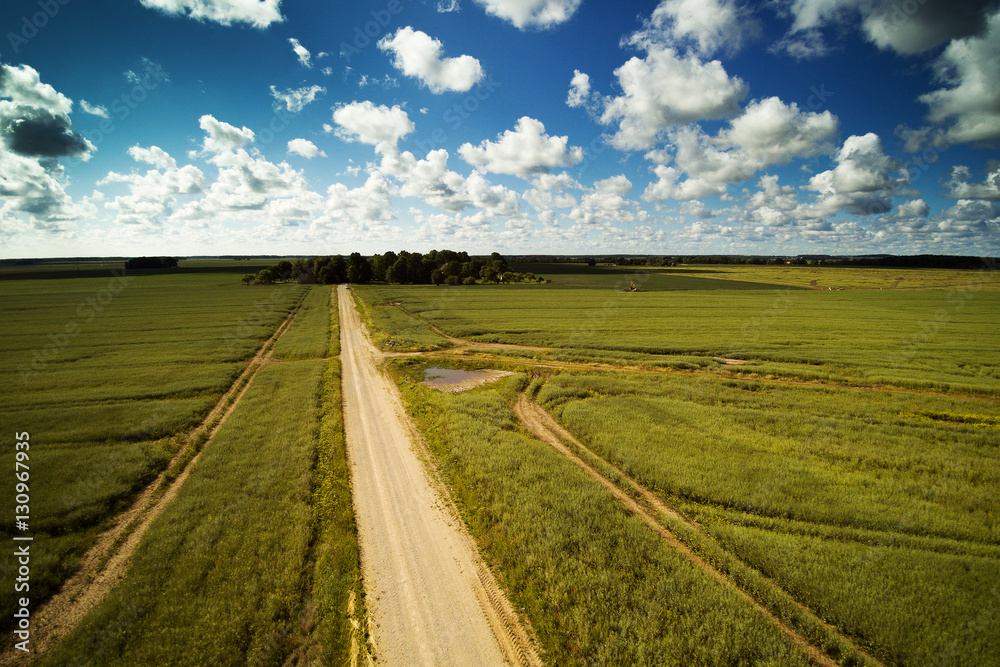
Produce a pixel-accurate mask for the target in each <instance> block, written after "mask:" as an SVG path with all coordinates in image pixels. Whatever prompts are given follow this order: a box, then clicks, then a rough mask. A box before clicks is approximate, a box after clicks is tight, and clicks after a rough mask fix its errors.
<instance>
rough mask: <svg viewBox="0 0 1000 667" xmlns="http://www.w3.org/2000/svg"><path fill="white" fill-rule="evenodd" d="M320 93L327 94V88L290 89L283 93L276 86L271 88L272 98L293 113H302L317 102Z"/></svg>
mask: <svg viewBox="0 0 1000 667" xmlns="http://www.w3.org/2000/svg"><path fill="white" fill-rule="evenodd" d="M320 93H326V88H324V87H322V86H309V87H307V88H289V89H288V90H286V91H284V92H281V91H279V90H278V89H277V88H276V87H275V86H271V96H272V97H274V99H275V100H277V101H278V102H280V103H283V104H284V105H285V108H286V109H288V110H289V111H291V112H292V113H298V112H300V111H302V109H304V108H305V106H306V105H307V104H310V103H312V102H313V101H315V100H316V96H317V95H319V94H320Z"/></svg>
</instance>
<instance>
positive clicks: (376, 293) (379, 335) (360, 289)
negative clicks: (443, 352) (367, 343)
mask: <svg viewBox="0 0 1000 667" xmlns="http://www.w3.org/2000/svg"><path fill="white" fill-rule="evenodd" d="M428 289H433V288H428ZM351 292H352V294H353V295H354V297H355V298H354V303H355V304H357V306H358V312H359V313H360V315H361V319H362V321H364V323H365V326H366V327H367V328H368V332H369V334H370V335H371V337H372V341H373V342H374V343H375V345H376V346H377V347H379V348H380V349H383V350H394V351H397V352H402V351H422V350H440V349H442V348H446V347H449V346H450V345H451V344H450V343H449V342H448V340H447V339H446V338H444V337H443V336H440V335H438V334H437V333H435V332H434V330H433V329H431V327H430V324H428V323H427V322H426V321H425V320H422V319H418V318H417V317H414V316H413V315H411V314H410V313H409V312H407V311H405V310H403V309H401V308H399V307H398V305H397V304H396V302H395V301H393V300H392V298H391V296H390V295H389V294H388V293H387V292H386V291H385V289H384V288H379V287H373V286H359V285H353V286H352V287H351Z"/></svg>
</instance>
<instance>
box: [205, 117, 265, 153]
mask: <svg viewBox="0 0 1000 667" xmlns="http://www.w3.org/2000/svg"><path fill="white" fill-rule="evenodd" d="M198 125H199V126H200V127H201V129H202V130H204V131H205V139H204V141H203V142H202V144H201V147H202V150H203V151H204V152H206V153H225V152H229V151H232V150H235V149H237V148H241V147H243V146H245V145H247V144H248V143H250V142H251V141H253V140H254V133H253V130H251V129H250V128H249V127H243V128H237V127H236V126H234V125H230V124H229V123H224V122H222V121H220V120H216V118H215V116H212V115H211V114H205V115H204V116H202V117H201V118H199V119H198Z"/></svg>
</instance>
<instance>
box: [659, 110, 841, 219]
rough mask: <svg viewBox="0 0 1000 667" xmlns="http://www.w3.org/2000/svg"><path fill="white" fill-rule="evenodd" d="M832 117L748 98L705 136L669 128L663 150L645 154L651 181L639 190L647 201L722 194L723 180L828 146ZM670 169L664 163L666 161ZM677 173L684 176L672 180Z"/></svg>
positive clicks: (833, 124)
mask: <svg viewBox="0 0 1000 667" xmlns="http://www.w3.org/2000/svg"><path fill="white" fill-rule="evenodd" d="M836 133H837V119H836V117H835V116H833V114H831V113H830V112H828V111H827V112H823V113H811V112H802V111H800V110H799V108H798V106H797V105H796V104H794V103H792V104H785V103H784V102H782V101H781V100H780V99H778V98H777V97H769V98H767V99H764V100H760V101H753V102H751V103H750V104H749V105H747V107H746V109H744V111H743V113H742V114H740V115H739V116H738V117H736V118H734V119H733V120H731V121H730V122H729V123H728V126H727V127H725V128H723V129H722V130H720V131H719V133H718V135H717V136H715V137H711V136H708V135H706V134H705V133H704V132H702V131H701V129H700V128H698V127H697V126H688V127H683V128H680V129H677V130H673V131H672V132H670V134H669V135H668V143H667V149H668V150H672V154H671V153H670V152H668V150H663V151H651V152H650V153H649V154H647V157H650V158H651V160H652V161H653V162H656V163H658V166H657V168H654V170H653V171H654V174H656V176H657V181H655V182H653V183H650V185H649V186H648V187H647V188H646V191H645V192H644V193H643V198H644V199H646V200H647V201H662V200H663V199H665V198H674V199H695V198H699V197H707V196H712V195H721V194H723V193H725V192H726V186H727V184H729V183H739V182H741V181H745V180H747V179H749V178H752V177H753V175H754V174H755V173H757V172H758V171H760V170H762V169H766V168H768V167H770V166H773V165H778V164H785V163H787V162H790V161H791V160H793V159H796V158H802V157H812V156H815V155H820V154H822V153H827V152H829V151H831V150H832V148H833V147H832V145H831V144H830V140H831V139H832V138H833V137H834V136H835V135H836ZM671 159H672V160H673V162H674V163H675V164H676V168H675V167H667V166H666V165H667V164H668V163H669V162H670V160H671ZM682 174H686V175H687V178H686V179H685V180H683V181H680V182H678V179H679V178H680V176H681V175H682Z"/></svg>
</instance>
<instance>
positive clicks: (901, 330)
mask: <svg viewBox="0 0 1000 667" xmlns="http://www.w3.org/2000/svg"><path fill="white" fill-rule="evenodd" d="M517 269H518V270H521V271H524V270H531V271H533V272H534V273H536V274H538V275H542V276H545V277H547V278H549V279H551V281H552V282H551V283H547V284H544V285H508V286H504V285H500V286H496V287H485V286H467V287H464V286H463V287H429V286H396V285H392V286H384V285H377V286H367V287H360V288H355V296H356V297H358V298H359V299H360V300H363V301H364V302H365V303H366V304H367V307H368V308H369V309H370V310H371V311H375V312H379V315H378V316H377V317H372V318H371V320H370V321H371V323H372V324H373V325H374V326H376V327H381V328H382V330H381V331H380V332H379V333H378V336H377V340H381V341H386V340H395V341H400V342H405V341H413V342H412V343H411V344H412V345H413V346H414V347H415V348H416V347H419V346H420V345H421V344H422V343H418V342H416V341H417V340H418V339H419V338H421V337H423V336H430V335H434V336H437V337H438V344H437V345H430V346H428V347H435V348H437V349H438V351H437V352H432V353H431V359H429V360H426V361H425V360H419V359H401V360H398V361H396V362H395V365H396V367H397V368H398V372H397V378H398V380H399V382H400V383H401V384H402V386H404V388H405V390H406V396H407V403H408V409H409V410H410V411H411V413H412V414H413V415H414V416H415V417H416V418H417V420H418V422H419V423H420V425H421V427H422V428H423V430H424V432H425V434H426V435H427V437H428V441H429V443H430V444H431V446H432V448H433V449H434V451H435V453H436V455H437V457H438V462H439V465H440V466H441V468H442V471H443V473H444V474H445V476H446V479H447V480H448V483H449V485H452V486H453V488H454V493H455V494H456V496H457V497H458V498H459V503H460V506H461V507H462V511H463V514H464V517H465V519H466V521H467V523H468V524H469V526H470V528H471V529H472V532H473V534H474V535H475V536H476V538H477V540H478V542H479V544H480V546H481V548H482V549H483V551H484V553H485V554H487V555H488V557H489V558H490V559H491V561H492V563H493V565H494V566H495V567H496V568H497V569H498V570H499V571H500V572H501V577H502V579H503V581H504V583H505V585H506V586H507V587H508V588H509V590H510V591H511V592H512V595H513V597H514V598H515V600H516V601H517V604H519V605H522V606H525V608H526V613H527V614H528V615H529V616H530V617H531V619H532V622H533V624H534V625H535V628H536V631H538V632H539V635H540V639H541V640H542V643H543V644H544V645H545V649H546V651H548V652H549V653H548V656H549V659H550V661H551V663H552V664H574V661H578V662H579V664H604V663H607V662H619V660H618V659H619V658H622V659H623V660H624V662H628V663H629V664H641V662H642V660H643V659H646V658H644V657H643V656H648V655H650V654H649V653H646V652H644V650H645V649H648V648H649V647H650V646H653V645H654V644H655V642H663V643H662V644H659V645H658V646H659V650H660V651H662V653H657V655H658V656H667V657H665V658H658V659H660V660H661V662H660V663H658V664H733V663H734V662H736V661H738V660H741V659H742V660H746V661H747V662H748V663H749V662H751V661H753V660H760V661H763V662H766V660H768V659H771V660H773V664H792V661H793V660H794V659H793V658H792V657H791V656H789V655H785V656H782V657H779V658H775V657H773V655H772V656H771V657H770V658H762V657H761V653H755V652H754V651H764V653H765V654H766V653H767V651H768V650H770V649H763V648H761V647H763V646H764V645H765V644H763V643H758V644H754V643H753V642H751V643H750V644H749V645H748V644H741V643H740V642H738V641H736V640H735V639H733V638H732V637H731V636H730V634H729V633H735V632H742V630H740V629H739V628H741V627H743V626H741V621H737V620H735V619H736V615H737V614H738V613H739V611H738V610H740V609H744V610H745V606H744V605H743V604H742V603H741V602H740V601H738V600H733V599H727V600H722V599H717V602H716V603H715V604H716V610H717V611H718V613H719V614H721V617H716V618H714V619H713V620H712V621H707V620H705V619H707V617H704V618H703V620H702V621H700V622H711V623H714V627H715V629H716V632H717V633H718V634H717V636H718V638H719V641H720V643H721V644H723V645H725V646H726V647H728V649H729V650H734V651H737V653H736V654H727V655H725V656H723V655H722V654H719V653H713V654H711V657H709V656H707V655H705V654H695V653H687V652H686V651H689V650H690V646H689V645H688V644H686V643H685V641H684V640H683V639H680V638H677V637H672V636H670V634H669V631H668V630H667V629H665V628H664V627H663V626H662V625H661V623H662V618H661V617H659V616H657V615H656V614H655V613H652V612H651V611H650V610H649V609H648V608H646V607H643V605H642V603H641V601H640V600H642V599H645V596H646V595H650V594H651V593H649V591H650V590H651V589H650V588H648V587H654V588H655V586H656V585H658V584H657V583H656V582H657V576H658V574H657V573H661V572H666V571H671V570H670V569H669V567H668V566H667V565H665V564H663V563H660V562H659V561H657V560H656V558H655V557H653V556H651V555H650V554H649V552H647V551H644V550H643V549H642V548H640V547H638V546H636V545H635V544H634V543H629V544H628V546H627V547H623V544H625V540H626V538H625V537H624V536H623V534H620V533H619V532H618V531H620V530H623V529H625V526H626V525H627V524H628V522H627V519H631V518H632V517H631V515H629V514H628V513H627V512H625V510H624V508H623V506H621V505H620V504H616V503H615V502H613V501H612V500H611V496H610V495H608V494H606V493H604V492H603V491H601V490H600V489H599V488H598V487H596V483H594V482H593V481H592V480H588V479H587V478H586V476H585V475H583V474H582V473H580V472H579V471H578V470H575V469H573V467H572V466H570V465H569V464H567V463H566V461H565V460H563V459H561V458H560V455H559V454H557V453H556V452H555V450H552V449H548V448H546V447H545V446H543V445H542V443H540V442H539V441H537V440H534V439H533V438H532V437H530V433H529V432H528V431H527V429H526V427H525V426H524V425H523V424H521V423H520V422H519V421H518V420H517V418H516V417H515V416H514V414H513V412H512V410H511V406H512V404H513V402H514V397H515V396H516V395H517V393H518V392H519V391H520V390H521V389H522V388H523V387H524V386H525V385H526V381H525V380H523V379H516V378H513V379H510V380H507V381H504V382H502V383H500V384H496V385H492V386H487V387H482V388H479V389H476V390H473V391H472V392H471V393H468V394H461V395H457V396H451V395H443V394H440V393H438V392H434V391H432V390H430V389H427V388H425V387H422V386H420V385H419V384H418V381H419V380H420V379H422V369H423V368H424V367H426V366H429V365H437V366H440V365H451V366H456V367H474V368H481V367H490V366H492V367H502V368H506V369H508V370H523V371H525V372H528V373H530V374H531V375H532V376H534V378H535V380H534V381H533V382H532V384H531V386H530V394H531V395H532V396H533V397H534V400H535V401H537V402H538V404H539V405H541V406H542V407H543V408H545V409H546V410H547V411H548V412H549V413H550V414H551V415H553V416H554V417H555V418H556V419H557V420H558V421H559V422H560V423H561V424H563V425H564V426H565V427H567V429H568V430H569V431H570V432H571V433H572V434H573V435H574V436H576V437H577V438H578V439H579V441H580V442H581V443H582V444H583V445H584V446H586V447H587V448H588V449H589V450H590V452H592V453H593V454H590V453H586V452H584V453H585V455H586V456H587V457H591V458H593V464H594V465H596V466H598V468H599V469H601V470H604V471H605V472H604V473H603V474H604V475H605V476H606V477H607V478H608V479H611V480H620V479H621V476H622V475H628V477H629V478H631V479H634V480H635V481H636V482H637V483H638V484H640V485H642V487H644V488H646V489H648V490H650V491H652V492H653V493H654V494H655V495H656V496H658V497H659V498H661V499H662V500H663V501H664V502H666V503H667V504H668V505H669V506H670V507H672V508H674V509H676V510H677V511H679V512H680V513H681V515H682V516H683V517H684V522H678V521H676V520H673V519H670V518H669V517H661V521H662V525H664V526H666V527H667V528H668V529H669V530H671V531H672V532H673V533H674V534H675V535H676V536H677V537H679V538H680V539H681V540H682V541H684V542H685V543H687V544H688V545H689V546H690V547H691V548H692V549H694V550H695V551H696V552H697V553H699V554H700V555H701V556H702V557H703V558H705V559H707V560H708V561H709V562H711V563H713V565H714V566H715V567H716V568H718V569H719V570H720V571H721V572H723V573H724V574H725V576H727V577H728V578H730V579H731V580H732V581H733V582H735V583H736V584H737V585H738V586H739V587H740V588H741V589H743V590H744V591H746V592H747V593H748V594H750V595H751V596H753V597H754V598H755V599H757V600H758V601H759V602H760V603H761V604H762V605H763V606H765V607H767V608H768V609H769V610H770V611H771V612H772V613H774V614H775V616H777V617H778V618H781V619H782V620H784V621H785V622H786V623H788V624H789V625H790V626H791V627H793V628H796V629H797V630H798V631H799V632H800V633H801V634H802V635H803V636H805V637H807V638H809V640H810V641H811V642H812V643H813V644H814V645H816V646H821V647H824V649H825V650H826V652H827V654H828V655H830V656H831V657H832V658H833V659H834V660H835V661H836V662H838V663H839V664H844V665H848V664H857V663H858V662H866V659H864V658H863V657H861V656H858V655H857V654H853V653H852V650H851V649H850V648H849V647H846V648H845V645H844V644H843V643H842V642H841V641H840V640H839V639H837V637H836V635H835V634H832V633H839V634H840V635H842V636H843V637H846V638H848V639H849V640H851V641H853V642H854V643H855V644H856V645H857V646H858V647H859V648H860V649H862V650H864V651H867V652H868V653H869V654H870V655H871V656H872V657H873V658H875V659H877V660H879V661H881V662H882V663H883V664H887V665H929V664H949V665H952V664H953V665H969V666H972V665H984V664H1000V644H998V643H997V642H996V640H995V637H997V636H1000V615H998V614H997V613H996V610H997V609H998V608H1000V587H998V584H997V582H1000V521H998V517H1000V501H998V498H1000V494H998V490H1000V400H998V396H1000V328H998V327H997V324H998V319H997V313H1000V276H997V275H996V274H995V273H993V272H988V271H930V270H897V269H856V268H850V269H841V268H826V269H817V268H815V267H680V268H678V269H674V268H671V269H662V270H653V271H651V272H646V271H645V270H643V271H635V270H634V269H630V268H627V267H596V268H588V267H584V266H579V265H577V266H572V265H564V264H563V265H549V266H544V265H520V266H518V267H517ZM633 281H634V282H636V283H637V286H638V287H639V288H640V291H638V292H627V291H625V288H626V287H627V286H628V284H629V283H630V282H633ZM437 332H441V334H446V335H448V336H452V337H456V338H460V339H465V340H466V341H469V342H470V343H471V344H465V345H464V346H462V345H460V346H459V347H458V349H451V348H452V347H453V346H454V343H451V342H449V341H447V339H445V338H444V336H443V335H441V334H438V333H437ZM493 343H506V344H516V345H522V346H530V349H529V348H528V347H525V348H522V349H517V348H502V349H497V348H494V347H490V344H493ZM734 359H735V360H738V361H740V362H743V363H740V364H739V365H737V364H736V363H734V361H733V360H734ZM598 367H599V368H600V370H595V368H598ZM616 369H617V370H616ZM521 377H523V376H521ZM623 488H624V487H623ZM584 489H586V490H587V491H586V492H585V491H584ZM586 493H593V494H595V495H594V497H593V499H591V498H590V496H587V495H586ZM584 498H587V500H584ZM601 503H604V504H601ZM581 530H582V531H584V533H583V534H581V532H580V531H581ZM628 530H632V528H629V529H628ZM634 530H635V531H636V532H637V533H638V534H645V535H646V536H647V537H652V536H653V535H654V533H653V532H652V531H649V530H645V532H644V530H643V529H642V528H639V527H636V528H634ZM654 541H655V540H654ZM637 554H641V555H637ZM633 557H635V558H638V560H637V561H635V562H633V561H632V560H630V559H632V558H633ZM559 558H563V559H564V560H569V561H570V562H571V563H572V566H571V567H570V566H568V564H567V566H565V567H560V565H562V564H560V563H558V559H559ZM652 563H657V564H656V565H652V566H651V568H652V569H649V570H647V569H645V568H647V567H650V564H652ZM608 570H617V571H618V572H620V573H622V574H626V573H627V575H628V576H627V577H626V578H625V579H626V581H627V582H628V583H627V584H625V585H626V586H627V587H628V589H629V590H628V592H623V591H621V590H620V589H618V588H616V586H622V585H623V584H622V583H618V582H616V581H615V577H614V576H613V575H611V574H608V573H607V571H608ZM676 576H677V575H676V574H671V575H670V576H669V579H670V580H672V581H673V580H676V579H675V577H676ZM691 585H692V586H693V587H694V588H693V589H692V590H696V591H704V592H706V593H705V594H709V593H707V591H710V590H714V589H713V588H712V586H711V584H709V583H706V582H705V581H698V582H696V583H692V584H691ZM570 591H572V592H570ZM598 591H604V593H605V594H603V595H602V594H601V593H599V592H598ZM608 591H615V592H614V593H613V594H611V593H608ZM640 591H642V592H640ZM716 594H717V593H716V592H713V593H711V595H716ZM632 596H637V597H638V598H639V599H635V598H633V597H632ZM670 599H671V609H678V610H679V609H685V611H684V612H681V613H682V615H683V616H684V617H685V618H692V617H699V616H698V615H699V614H700V613H702V612H699V611H694V610H689V609H688V608H687V607H685V605H686V604H688V603H689V601H686V599H685V598H684V596H683V595H681V596H679V597H676V598H674V597H671V598H670ZM618 601H625V602H623V608H618V607H610V606H609V605H613V604H615V603H616V602H618ZM800 605H804V606H800ZM803 609H805V610H808V613H806V614H805V615H804V614H803ZM609 616H611V617H614V618H617V619H620V622H618V623H615V624H610V625H609V624H607V623H606V622H602V620H601V619H605V618H607V617H609ZM553 618H559V619H561V620H560V621H559V622H557V623H553V622H552V621H551V619H553ZM569 619H572V622H569ZM822 623H826V624H828V626H827V627H824V626H823V625H822ZM639 637H641V639H639ZM626 638H627V639H626ZM636 643H638V644H639V645H641V646H642V647H643V651H638V652H636V653H627V652H626V653H615V654H613V655H614V656H615V659H609V657H608V654H606V653H604V652H603V651H605V650H606V649H607V648H608V647H616V650H624V649H622V647H623V646H633V645H635V644H636ZM701 645H703V646H706V647H712V646H715V644H714V643H713V642H712V640H710V639H705V640H703V643H702V644H701ZM750 645H752V646H754V647H756V648H750ZM734 647H735V648H734ZM576 650H579V651H581V653H580V654H577V653H575V651H576ZM671 651H673V652H671ZM744 651H748V652H744ZM736 655H739V656H740V657H739V658H738V657H736ZM681 656H682V657H681ZM750 656H754V657H750Z"/></svg>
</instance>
